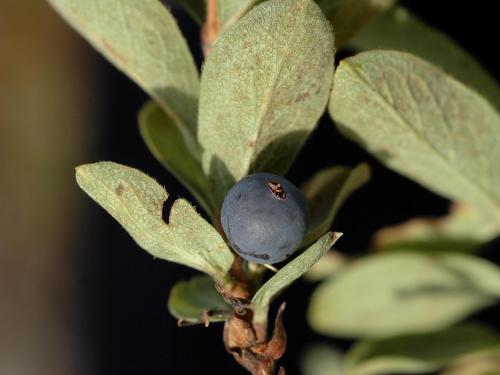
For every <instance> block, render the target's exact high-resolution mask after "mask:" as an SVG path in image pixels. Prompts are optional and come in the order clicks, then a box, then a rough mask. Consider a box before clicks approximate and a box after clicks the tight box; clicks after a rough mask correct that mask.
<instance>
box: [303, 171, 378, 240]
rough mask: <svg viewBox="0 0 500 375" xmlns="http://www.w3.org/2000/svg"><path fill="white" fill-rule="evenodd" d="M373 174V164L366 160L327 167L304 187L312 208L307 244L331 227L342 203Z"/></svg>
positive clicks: (310, 208)
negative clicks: (349, 165) (351, 165)
mask: <svg viewBox="0 0 500 375" xmlns="http://www.w3.org/2000/svg"><path fill="white" fill-rule="evenodd" d="M370 174H371V172H370V167H369V166H368V164H365V163H362V164H359V165H357V166H356V167H355V168H347V167H332V168H326V169H323V170H321V171H319V172H318V173H316V174H315V175H314V176H313V177H312V178H311V179H310V180H308V181H307V182H306V183H305V184H304V185H303V186H302V187H301V190H302V192H303V193H304V196H305V198H306V200H307V205H308V207H309V225H308V226H309V229H308V232H307V234H306V237H305V239H304V244H305V245H306V246H307V245H310V244H311V243H313V242H314V241H316V240H317V239H318V238H319V237H320V236H321V235H323V234H324V233H325V232H326V231H327V230H329V229H330V226H331V225H332V223H333V219H334V218H335V216H336V215H337V212H338V210H339V209H340V207H341V206H342V204H344V202H345V201H346V200H347V198H348V197H349V195H350V194H351V193H352V192H354V191H355V190H357V189H358V188H359V187H361V186H362V185H364V184H365V183H366V182H368V180H369V179H370Z"/></svg>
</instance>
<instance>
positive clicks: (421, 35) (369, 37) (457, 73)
mask: <svg viewBox="0 0 500 375" xmlns="http://www.w3.org/2000/svg"><path fill="white" fill-rule="evenodd" d="M335 31H336V32H337V29H335ZM349 44H350V46H351V47H353V48H356V49H360V50H368V49H393V50H398V51H406V52H409V53H412V54H414V55H416V56H419V57H421V58H423V59H424V60H426V61H428V62H430V63H433V64H435V65H437V66H439V67H440V68H442V69H443V70H444V71H445V72H447V73H449V74H450V75H452V76H453V77H455V78H456V79H458V80H459V81H461V82H463V83H465V84H466V85H468V86H470V87H471V88H473V89H475V90H477V91H478V92H479V93H481V94H482V95H484V96H485V97H486V98H487V99H489V100H490V102H491V103H492V104H493V105H494V106H496V108H497V109H500V85H499V84H498V81H496V79H495V78H494V77H493V76H492V75H491V74H490V73H489V72H488V71H487V70H486V69H485V68H483V67H482V66H481V64H479V62H478V61H477V60H476V59H475V58H474V56H472V55H471V54H470V53H469V52H467V51H466V50H465V49H464V48H462V47H461V46H460V45H459V44H458V43H456V42H455V41H454V40H452V39H451V38H450V37H448V36H447V35H445V34H443V33H442V32H440V31H439V30H436V29H434V28H433V27H431V26H430V25H427V24H426V23H424V22H423V21H422V20H420V19H419V18H418V17H416V16H415V15H413V14H412V13H411V12H409V11H408V10H407V9H405V8H404V7H402V6H398V7H395V8H393V9H391V10H390V11H388V12H386V13H385V14H383V15H381V16H380V17H378V18H377V19H376V20H374V21H373V22H372V23H370V24H369V25H367V26H366V27H365V28H363V29H362V30H361V31H360V32H359V33H358V34H356V35H355V36H354V38H353V39H352V40H351V41H350V43H349Z"/></svg>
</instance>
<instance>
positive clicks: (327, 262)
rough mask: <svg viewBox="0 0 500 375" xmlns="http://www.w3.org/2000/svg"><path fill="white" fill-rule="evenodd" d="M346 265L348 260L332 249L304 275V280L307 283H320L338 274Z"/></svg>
mask: <svg viewBox="0 0 500 375" xmlns="http://www.w3.org/2000/svg"><path fill="white" fill-rule="evenodd" d="M348 264H349V258H347V257H346V256H345V255H344V254H342V253H340V252H338V251H335V249H332V250H330V251H328V252H327V253H326V254H325V255H323V257H322V258H321V259H320V260H318V262H317V263H316V264H315V265H313V266H312V267H311V268H310V269H309V270H308V271H307V272H306V273H305V274H304V279H305V280H307V281H309V282H316V281H321V280H323V279H326V278H327V277H330V276H332V275H333V274H335V273H337V272H339V271H340V270H341V269H342V268H344V267H345V266H347V265H348Z"/></svg>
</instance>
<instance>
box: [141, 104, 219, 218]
mask: <svg viewBox="0 0 500 375" xmlns="http://www.w3.org/2000/svg"><path fill="white" fill-rule="evenodd" d="M139 129H140V132H141V136H142V138H143V139H144V142H145V143H146V145H147V146H148V148H149V150H150V151H151V153H152V154H153V155H154V156H155V157H156V159H158V161H159V162H161V163H162V164H163V165H164V166H165V167H166V168H167V169H168V170H169V171H170V172H171V173H172V174H173V175H174V176H175V177H176V178H177V179H178V180H179V181H180V182H181V183H182V184H183V185H184V186H185V187H186V188H187V189H188V190H189V192H190V193H191V194H193V196H194V197H195V198H196V200H197V201H198V203H199V204H200V205H201V206H202V207H203V209H204V210H205V211H206V212H207V213H208V214H209V215H211V216H212V217H213V216H214V207H212V204H211V196H210V189H209V186H208V181H207V178H206V177H205V175H204V174H203V171H202V169H201V163H200V161H198V160H197V159H196V158H195V157H194V156H193V154H192V153H191V151H190V150H189V148H188V147H187V145H186V143H185V142H184V139H183V138H182V135H181V133H180V131H179V128H178V127H177V126H176V125H175V120H174V119H172V118H170V117H169V116H168V115H167V114H166V113H165V112H164V111H163V110H162V109H161V108H160V107H159V106H158V105H157V104H156V103H154V102H152V101H150V102H148V103H146V104H145V105H144V107H143V108H142V109H141V111H140V113H139Z"/></svg>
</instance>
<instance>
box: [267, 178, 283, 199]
mask: <svg viewBox="0 0 500 375" xmlns="http://www.w3.org/2000/svg"><path fill="white" fill-rule="evenodd" d="M268 186H269V190H271V193H273V195H274V197H275V198H276V199H279V200H285V199H286V195H287V194H286V191H285V189H284V188H283V186H281V184H279V183H277V182H275V181H269V182H268Z"/></svg>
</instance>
